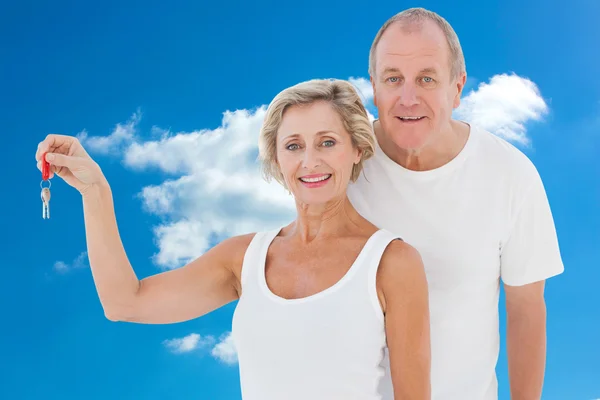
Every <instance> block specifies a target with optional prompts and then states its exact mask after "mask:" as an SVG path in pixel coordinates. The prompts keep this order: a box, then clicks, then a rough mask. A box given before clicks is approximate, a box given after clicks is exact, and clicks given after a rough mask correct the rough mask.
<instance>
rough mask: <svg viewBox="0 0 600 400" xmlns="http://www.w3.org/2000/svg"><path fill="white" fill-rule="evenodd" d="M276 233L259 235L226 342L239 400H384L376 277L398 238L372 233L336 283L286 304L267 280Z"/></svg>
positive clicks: (381, 319) (247, 257) (382, 333)
mask: <svg viewBox="0 0 600 400" xmlns="http://www.w3.org/2000/svg"><path fill="white" fill-rule="evenodd" d="M279 232H280V229H277V230H272V231H268V232H259V233H257V234H256V235H255V237H254V238H253V240H252V241H251V243H250V245H249V247H248V249H247V251H246V254H245V257H244V262H243V266H242V271H241V285H242V295H241V297H240V299H239V301H238V304H237V306H236V309H235V312H234V315H233V327H232V336H233V340H234V344H235V347H236V350H237V354H238V360H239V369H240V383H241V390H242V398H243V400H296V399H297V400H308V399H310V400H336V399H344V400H352V399H360V400H375V399H377V400H380V399H382V398H383V397H382V394H381V391H382V390H386V389H385V388H386V387H389V386H390V385H391V380H390V378H389V375H386V368H385V365H383V364H382V363H383V362H384V353H385V348H386V336H385V324H384V316H383V312H382V310H381V306H380V305H379V300H378V297H377V290H376V274H377V269H378V266H379V262H380V260H381V256H382V255H383V252H384V251H385V248H386V247H387V245H388V244H389V243H390V242H391V241H392V240H394V239H398V237H397V236H395V235H393V234H391V233H390V232H388V231H386V230H379V231H377V232H376V233H375V234H373V235H372V236H371V237H370V238H369V239H368V241H367V242H366V244H365V246H364V247H363V249H362V250H361V252H360V254H359V255H358V257H357V259H356V260H355V262H354V263H353V265H352V266H351V267H350V269H349V270H348V272H347V273H346V274H345V275H344V276H343V277H342V278H341V279H340V280H339V281H338V282H337V283H336V284H334V285H333V286H331V287H329V288H327V289H325V290H323V291H321V292H319V293H316V294H314V295H311V296H308V297H304V298H300V299H289V300H288V299H284V298H282V297H279V296H277V295H275V294H274V293H273V292H271V291H270V289H269V287H268V286H267V283H266V279H265V260H266V255H267V250H268V248H269V246H270V244H271V243H272V241H273V240H274V238H275V237H276V236H277V235H278V233H279ZM332 245H333V243H332ZM386 380H387V382H386Z"/></svg>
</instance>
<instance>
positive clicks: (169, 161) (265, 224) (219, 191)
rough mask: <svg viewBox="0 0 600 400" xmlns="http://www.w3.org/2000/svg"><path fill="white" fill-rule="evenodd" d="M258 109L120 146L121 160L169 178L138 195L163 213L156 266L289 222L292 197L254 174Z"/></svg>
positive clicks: (172, 264) (256, 169) (169, 265)
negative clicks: (211, 124) (213, 124)
mask: <svg viewBox="0 0 600 400" xmlns="http://www.w3.org/2000/svg"><path fill="white" fill-rule="evenodd" d="M265 111H266V107H259V108H257V109H255V110H238V111H234V112H230V111H227V112H225V113H224V116H223V120H222V125H221V126H220V127H219V128H217V129H214V130H209V129H206V130H200V131H195V132H189V133H186V132H180V133H177V134H169V135H164V136H163V137H161V138H160V139H159V140H150V141H147V142H143V143H137V142H134V143H132V144H131V145H130V146H129V147H128V148H127V150H126V151H125V155H124V158H125V165H127V166H129V167H132V168H134V169H146V168H156V169H159V170H162V171H163V172H166V173H169V174H173V175H176V176H177V177H176V178H173V179H169V180H166V181H164V182H162V183H160V184H157V185H154V186H148V187H145V188H143V189H142V190H141V192H140V197H141V199H142V200H143V204H144V208H145V209H146V210H147V211H148V212H151V213H153V214H156V215H158V216H160V217H161V218H163V223H162V224H161V225H159V226H157V227H155V229H154V234H155V238H156V243H157V245H158V253H157V254H156V255H155V257H154V260H155V262H156V263H157V264H158V265H159V266H161V267H164V268H176V267H178V266H181V265H182V264H184V263H186V262H187V261H190V260H191V259H193V258H196V257H198V256H199V255H201V254H202V253H203V252H204V251H206V250H207V249H208V248H209V247H210V245H211V242H213V241H214V240H222V239H224V238H226V237H230V236H232V235H237V234H242V233H248V232H253V231H257V230H263V229H269V228H274V227H276V226H280V225H282V224H285V223H287V222H289V221H291V220H292V219H293V217H294V210H295V206H294V202H293V199H292V197H291V196H290V195H289V194H288V193H287V192H286V191H285V190H284V189H283V188H282V187H281V185H279V184H278V183H276V182H271V183H267V182H265V181H264V180H263V179H262V177H261V175H260V171H259V165H258V162H257V160H256V158H257V155H258V147H257V142H258V133H259V129H260V126H261V124H262V121H263V118H264V114H265Z"/></svg>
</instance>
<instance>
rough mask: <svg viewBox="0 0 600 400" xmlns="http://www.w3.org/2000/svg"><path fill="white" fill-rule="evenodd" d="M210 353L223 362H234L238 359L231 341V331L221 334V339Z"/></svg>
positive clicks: (230, 363)
mask: <svg viewBox="0 0 600 400" xmlns="http://www.w3.org/2000/svg"><path fill="white" fill-rule="evenodd" d="M211 354H212V355H213V357H215V358H216V359H218V360H221V361H222V362H224V363H225V364H229V365H232V364H235V363H237V361H238V358H237V351H236V349H235V344H234V342H233V337H232V336H231V332H228V333H226V334H225V335H223V336H222V338H221V341H220V342H219V343H217V345H216V346H215V347H213V349H212V351H211Z"/></svg>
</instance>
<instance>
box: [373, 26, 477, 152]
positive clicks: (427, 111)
mask: <svg viewBox="0 0 600 400" xmlns="http://www.w3.org/2000/svg"><path fill="white" fill-rule="evenodd" d="M406 28H409V29H406ZM375 59H376V63H375V66H376V70H375V75H374V76H372V77H371V82H372V84H373V91H374V101H375V106H376V107H377V108H378V113H379V121H380V123H381V125H382V127H383V131H384V132H385V133H386V134H387V136H388V138H389V139H390V140H391V141H393V142H394V143H395V144H396V145H397V146H399V147H400V148H403V149H406V150H418V149H422V148H423V147H424V146H426V145H428V144H430V143H431V141H432V140H435V138H436V136H437V134H438V133H439V132H440V131H441V130H442V129H445V128H447V127H448V124H449V123H450V120H451V118H452V110H453V109H454V108H456V107H458V105H459V104H460V93H461V91H462V88H463V86H464V82H465V79H466V76H465V75H464V74H462V75H461V76H459V77H456V78H452V76H451V69H450V50H449V48H448V44H447V42H446V38H445V37H444V34H443V32H442V30H441V29H440V28H439V27H438V26H437V25H435V23H433V22H431V21H425V22H424V23H422V24H421V25H420V26H404V27H403V25H402V24H401V23H394V24H392V25H391V26H390V27H389V28H388V29H387V30H386V32H385V33H384V34H383V36H382V37H381V40H380V42H379V43H378V45H377V49H376V54H375Z"/></svg>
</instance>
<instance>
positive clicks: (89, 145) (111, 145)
mask: <svg viewBox="0 0 600 400" xmlns="http://www.w3.org/2000/svg"><path fill="white" fill-rule="evenodd" d="M141 118H142V113H141V111H140V110H139V109H138V110H137V111H136V112H135V113H133V115H132V116H131V117H130V118H129V120H128V121H127V122H126V123H124V124H117V125H116V126H115V128H114V130H113V131H112V133H111V134H110V135H108V136H89V135H88V132H87V131H86V130H83V131H81V132H80V133H79V134H78V135H77V138H78V139H79V141H80V142H81V143H82V144H83V146H84V147H85V148H86V149H88V150H90V151H93V152H94V153H97V154H104V155H107V154H113V155H116V154H120V153H121V152H122V151H123V150H124V149H125V148H126V147H127V146H129V145H130V144H131V143H132V142H133V141H134V140H135V136H136V132H137V126H138V124H139V122H140V120H141Z"/></svg>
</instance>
